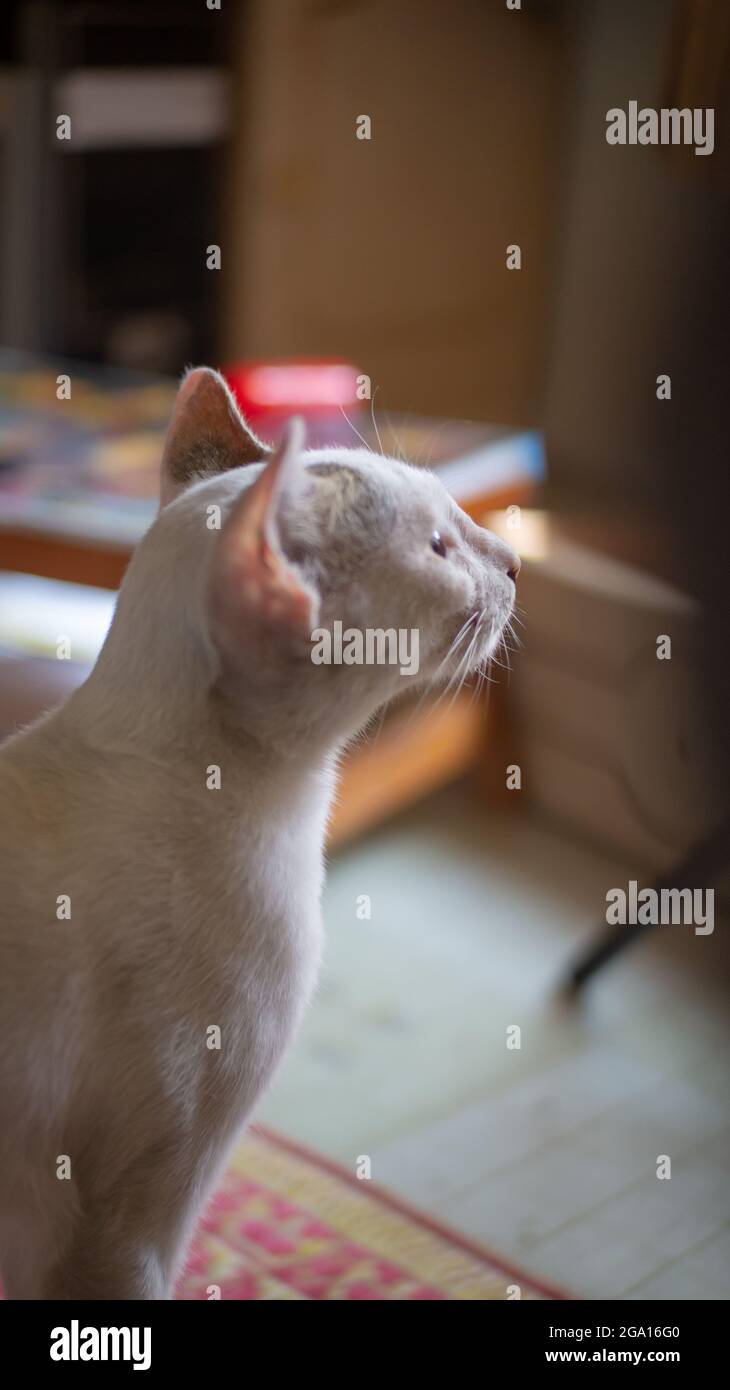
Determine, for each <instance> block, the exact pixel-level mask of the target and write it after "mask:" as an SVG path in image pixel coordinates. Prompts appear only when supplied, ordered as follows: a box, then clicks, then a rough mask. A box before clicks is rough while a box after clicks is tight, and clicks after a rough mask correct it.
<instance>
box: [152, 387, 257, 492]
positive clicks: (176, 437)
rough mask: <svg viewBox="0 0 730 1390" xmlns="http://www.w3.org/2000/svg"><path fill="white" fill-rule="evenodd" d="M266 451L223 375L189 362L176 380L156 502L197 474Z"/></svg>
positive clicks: (250, 459)
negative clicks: (180, 376)
mask: <svg viewBox="0 0 730 1390" xmlns="http://www.w3.org/2000/svg"><path fill="white" fill-rule="evenodd" d="M270 452H271V450H270V449H269V447H268V445H266V444H262V443H261V440H260V439H257V438H256V435H255V434H254V433H253V431H252V430H250V429H249V427H248V425H247V424H246V422H245V421H244V419H243V416H242V415H241V412H240V411H239V409H238V406H237V405H236V402H235V399H234V397H233V393H232V392H231V391H230V389H229V387H228V386H227V384H226V382H225V381H224V380H223V377H222V376H221V375H220V374H219V373H218V372H214V371H213V369H212V368H211V367H192V368H191V369H190V371H188V372H186V374H185V376H184V377H183V379H182V382H181V383H180V390H179V391H178V393H177V400H176V401H175V408H174V410H173V412H172V419H171V421H170V425H169V428H168V431H167V437H166V439H165V448H164V452H163V455H162V467H161V470H160V506H161V507H165V506H167V503H168V502H172V501H174V499H175V498H176V497H178V496H179V494H180V493H181V492H184V490H185V488H186V487H189V486H190V484H191V483H195V482H198V481H199V480H200V479H201V478H209V477H212V476H213V475H214V474H215V473H227V472H228V470H229V469H231V468H240V467H241V466H242V464H246V463H260V462H261V460H262V459H265V458H267V457H268V455H269V454H270Z"/></svg>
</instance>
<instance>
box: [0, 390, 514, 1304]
mask: <svg viewBox="0 0 730 1390" xmlns="http://www.w3.org/2000/svg"><path fill="white" fill-rule="evenodd" d="M189 394H190V393H189V392H188V395H189ZM328 461H329V462H332V461H334V462H336V463H338V465H341V464H343V463H344V464H347V465H348V466H349V468H350V469H351V470H352V469H354V470H355V473H354V474H352V473H350V474H348V476H349V478H350V482H351V483H352V485H353V486H354V487H355V490H356V491H357V486H358V480H357V476H356V475H357V472H358V470H361V471H362V472H363V473H364V474H367V476H368V477H369V478H370V479H371V480H374V485H375V489H376V515H377V514H378V513H377V505H378V504H377V496H379V493H378V489H381V490H383V492H384V493H385V494H392V497H386V498H385V501H386V502H388V506H387V507H385V510H384V512H383V516H389V517H390V522H389V523H388V528H387V531H388V533H387V534H383V535H382V536H378V535H377V534H376V535H374V536H373V537H372V538H369V537H367V536H366V537H364V540H363V543H364V544H365V546H366V549H367V545H369V544H370V543H371V542H372V545H373V546H375V547H376V548H377V557H378V558H377V564H375V561H374V559H373V560H372V563H371V561H369V560H368V558H367V556H366V559H365V561H364V564H361V563H360V562H358V564H357V565H353V567H352V569H351V570H350V569H348V553H349V551H348V543H349V542H348V531H347V527H348V525H350V524H351V522H352V516H353V511H352V506H351V505H350V504H349V503H348V505H347V506H345V505H343V496H349V494H346V492H345V493H342V488H341V487H340V482H341V480H342V479H344V478H345V474H344V473H343V474H342V479H340V475H339V474H338V475H336V476H335V477H334V480H333V479H332V478H327V477H323V478H322V479H320V480H319V482H318V483H317V484H316V486H315V487H314V488H312V487H311V486H310V485H309V483H308V480H307V468H306V467H303V466H302V461H301V460H300V461H299V468H300V469H301V476H300V478H299V482H298V483H297V484H296V485H294V484H293V483H292V481H291V478H290V481H289V484H287V498H286V505H285V504H284V501H282V499H281V498H280V499H279V502H278V503H277V507H278V509H279V511H280V512H281V513H282V516H283V514H284V513H285V512H286V508H287V507H288V508H289V519H288V522H287V521H286V519H285V518H284V519H282V520H281V521H280V526H281V528H282V532H281V540H282V550H286V548H287V545H288V544H291V545H293V544H294V541H293V539H292V538H293V537H294V536H295V533H296V532H297V527H298V528H299V530H300V531H301V532H302V534H303V537H304V539H303V540H302V536H300V537H299V539H300V541H302V544H304V543H305V542H306V543H307V544H309V546H310V549H311V563H310V561H308V560H306V558H305V559H301V552H300V551H298V552H297V553H298V554H299V555H300V559H299V560H297V561H293V562H291V564H290V565H289V567H288V571H287V573H288V574H289V575H292V574H293V575H294V576H295V577H296V576H298V578H299V580H300V581H301V584H302V587H303V588H306V589H307V592H311V593H313V594H314V597H315V599H316V603H317V606H318V609H319V610H320V611H319V614H318V620H319V621H320V622H328V621H332V619H333V617H341V618H345V619H347V620H348V621H349V622H353V621H354V622H356V621H358V620H362V619H363V618H366V617H368V618H370V620H371V621H372V622H373V624H374V625H379V624H380V623H382V622H384V621H385V622H386V623H389V625H392V626H396V627H398V626H403V627H411V626H414V625H416V624H417V625H418V626H419V629H420V630H421V632H422V648H421V649H422V652H423V653H424V654H425V655H424V660H425V670H424V674H425V676H426V677H432V676H433V675H434V674H435V673H436V670H437V667H438V664H439V662H440V661H442V660H443V657H444V655H445V652H446V650H447V648H448V643H449V642H450V641H451V639H452V638H453V636H454V635H455V632H456V630H457V627H458V624H459V623H460V622H461V621H462V619H463V616H464V613H465V611H468V609H469V607H470V605H471V606H473V605H474V604H475V603H477V604H478V605H479V606H480V607H481V608H484V609H485V611H486V608H487V606H488V605H489V604H491V605H492V607H491V609H490V614H491V616H490V620H489V625H488V631H487V636H486V638H485V642H484V643H483V644H482V649H481V650H480V652H479V653H476V654H475V656H482V655H483V654H484V651H485V650H486V646H487V645H488V644H493V641H494V640H495V638H496V634H497V633H498V631H499V629H500V627H501V625H502V622H503V621H504V619H505V617H506V616H507V614H508V612H509V609H510V607H511V588H510V585H509V582H508V581H507V580H506V578H505V574H504V571H505V569H506V568H507V567H508V566H509V564H510V563H511V562H512V561H513V559H514V557H512V555H511V552H509V551H508V550H507V548H506V547H504V546H501V543H499V542H497V541H496V540H495V538H493V537H489V538H486V533H484V532H479V529H478V528H476V527H473V526H472V523H471V522H469V521H468V519H467V518H465V517H463V514H461V513H459V512H458V509H457V508H455V507H454V504H453V503H452V502H451V501H450V499H448V498H447V496H446V494H445V492H444V491H443V489H442V488H441V487H440V484H438V483H437V481H436V480H435V479H434V478H432V477H431V476H430V475H428V474H426V473H420V472H418V471H415V470H411V469H408V468H406V467H405V466H404V465H402V464H399V463H396V462H395V461H393V460H381V459H374V458H373V457H372V456H370V455H368V454H367V453H366V451H356V452H353V453H347V452H345V453H344V454H343V453H342V452H340V453H337V454H335V455H333V454H332V453H331V452H328V453H327V454H318V455H316V454H310V455H307V456H306V458H305V460H304V464H306V465H309V466H310V467H311V465H312V463H317V462H319V463H322V462H328ZM292 466H293V465H292ZM264 471H265V470H264V468H263V467H262V466H261V465H255V464H254V465H253V466H250V467H247V468H236V469H235V470H234V471H233V472H226V473H223V474H220V475H214V476H212V477H210V478H208V479H204V480H203V481H200V482H197V483H195V484H194V485H193V486H190V487H187V488H182V489H179V488H178V489H177V490H176V489H174V488H172V487H169V488H168V493H169V494H170V495H172V496H173V498H174V497H175V495H176V492H177V500H173V501H172V502H171V505H169V506H167V507H165V508H164V510H163V511H162V512H161V513H160V516H159V518H158V520H157V522H156V523H155V525H154V526H153V527H152V528H151V530H150V532H149V533H148V535H147V536H146V537H145V539H144V540H143V542H142V543H141V545H140V546H139V548H138V551H137V553H136V555H135V557H134V560H133V562H132V565H131V567H130V570H129V573H128V575H127V577H126V579H125V582H124V585H123V587H122V591H121V593H120V597H119V602H118V607H117V613H116V616H115V620H114V623H113V624H112V628H111V631H110V633H109V636H108V639H107V642H106V644H105V647H104V650H103V651H102V653H101V656H100V658H99V661H98V663H97V666H96V667H95V669H94V671H93V672H92V674H91V676H90V678H89V680H88V681H87V682H86V684H85V685H84V686H83V687H82V688H81V689H80V690H79V691H77V692H76V694H75V695H73V696H72V697H71V699H70V700H69V701H68V702H67V703H66V704H65V705H64V706H62V707H61V708H60V709H59V710H58V711H56V712H55V713H53V714H51V715H50V716H46V717H45V718H44V719H43V720H41V721H40V722H39V723H38V724H36V725H35V726H34V727H32V728H31V729H29V730H28V731H26V732H24V733H22V734H20V735H18V736H16V737H15V738H14V739H12V740H10V741H9V742H8V743H7V744H6V745H5V746H4V748H3V749H2V751H1V752H0V845H1V846H2V853H1V855H0V903H1V905H2V919H1V921H0V1019H1V1026H0V1179H1V1181H0V1268H1V1269H2V1274H3V1277H4V1280H5V1284H6V1291H7V1293H8V1295H9V1296H10V1297H20V1298H49V1297H62V1298H72V1297H88V1298H113V1297H118V1298H165V1297H170V1296H171V1293H172V1289H173V1287H174V1282H175V1278H176V1276H177V1274H178V1272H179V1269H180V1264H181V1260H182V1258H183V1256H184V1251H185V1246H186V1242H187V1240H188V1237H189V1234H190V1231H191V1227H192V1224H193V1222H194V1220H195V1217H196V1216H197V1214H198V1212H199V1210H200V1207H201V1204H202V1202H203V1201H204V1199H205V1197H206V1195H207V1194H208V1193H209V1191H210V1189H211V1186H212V1184H213V1183H214V1181H215V1178H216V1176H217V1174H218V1173H219V1171H220V1168H221V1165H222V1163H223V1162H224V1160H225V1157H226V1154H227V1152H228V1149H229V1146H230V1144H231V1142H232V1141H233V1140H234V1139H235V1137H236V1134H237V1133H238V1132H239V1131H240V1127H241V1125H242V1123H243V1121H244V1120H245V1118H246V1116H247V1115H248V1114H249V1113H250V1111H251V1108H252V1106H253V1105H254V1103H255V1101H256V1099H257V1097H258V1096H259V1095H260V1093H261V1091H262V1089H263V1088H264V1087H265V1085H266V1084H267V1082H268V1080H269V1078H270V1077H271V1074H272V1072H273V1070H274V1068H275V1066H276V1064H277V1062H278V1060H279V1058H280V1056H281V1054H282V1052H283V1050H284V1048H285V1046H286V1044H287V1042H288V1040H289V1039H290V1037H291V1035H292V1031H293V1030H294V1028H295V1026H296V1024H297V1021H298V1019H299V1018H300V1016H301V1014H302V1011H303V1009H304V1007H305V1005H306V1003H307V1001H308V999H309V998H310V996H311V993H312V990H313V988H314V984H315V980H316V975H317V967H318V962H319V956H320V947H321V934H322V927H321V917H320V894H321V888H322V881H323V843H324V836H325V830H326V821H327V814H328V808H329V804H330V800H331V796H332V793H333V786H334V769H335V763H336V758H337V753H338V751H339V749H340V748H341V746H342V744H343V742H344V740H345V739H346V738H347V737H348V736H350V735H352V734H353V733H355V732H356V731H357V729H359V728H360V727H362V725H363V723H364V722H365V721H366V720H367V719H368V718H369V716H370V715H371V714H372V713H373V711H374V710H375V709H376V708H377V707H378V705H380V704H382V703H383V701H384V700H386V699H388V698H389V697H390V696H391V695H392V694H393V693H395V691H396V690H397V689H398V688H402V677H399V675H398V672H397V671H395V672H394V671H393V669H392V668H377V669H375V668H369V669H367V670H363V669H362V668H359V669H358V668H348V669H344V668H338V669H337V670H334V669H333V668H321V667H315V666H313V665H312V664H311V662H307V660H306V655H305V654H304V643H303V641H301V640H299V638H300V637H301V634H299V636H298V637H297V640H296V641H295V640H293V639H292V638H291V634H286V635H283V634H282V633H280V632H277V631H276V624H275V623H274V624H273V627H272V626H271V624H266V625H265V624H262V623H261V622H259V621H258V619H257V613H256V608H255V599H254V608H253V610H252V611H247V610H245V608H242V609H241V622H242V628H241V630H240V632H239V631H236V632H233V631H229V628H230V624H231V613H230V611H229V607H228V605H227V603H226V602H223V605H222V607H221V609H220V612H219V616H218V620H217V626H216V621H214V619H215V613H216V611H217V610H216V603H217V602H219V599H220V595H219V589H220V586H221V584H222V583H223V580H222V579H221V578H220V576H219V577H218V579H216V575H217V574H218V570H217V566H218V565H219V553H220V547H221V544H222V536H223V535H226V534H230V533H226V532H225V528H224V532H223V533H220V532H218V531H215V530H210V529H209V528H208V527H207V525H206V517H207V515H208V512H207V508H208V507H209V506H210V505H211V503H214V504H216V505H220V506H221V508H222V511H223V514H224V516H227V517H228V518H229V519H230V518H233V520H231V523H230V524H231V527H234V526H237V525H239V522H238V520H237V517H238V516H239V513H240V515H241V516H242V517H244V519H245V516H246V506H247V505H248V504H247V503H246V501H245V499H244V498H243V495H244V493H247V492H248V490H249V489H251V488H252V484H254V483H255V482H256V480H257V479H258V478H259V477H261V476H262V475H263V472H264ZM290 472H291V467H290ZM353 478H354V482H353ZM251 495H253V494H252V492H251ZM390 502H394V506H390ZM237 509H238V510H237ZM241 524H243V523H241ZM246 524H248V523H246ZM436 524H438V525H440V526H442V527H451V528H452V530H453V531H454V532H459V535H458V538H457V540H456V541H455V544H456V549H457V551H458V554H457V555H456V557H455V559H454V560H453V562H452V560H449V561H446V562H445V561H443V560H441V559H439V558H438V557H437V556H436V555H434V553H433V551H432V550H431V549H430V548H429V543H428V542H429V535H430V532H431V530H432V529H433V527H434V526H435V525H436ZM287 528H288V529H287ZM373 530H374V531H376V532H377V530H378V523H377V520H376V522H375V523H374V525H373ZM343 537H344V543H342V542H343ZM358 537H360V538H361V539H363V538H362V536H361V528H360V530H359V531H357V532H356V531H354V530H353V533H352V537H351V543H352V545H353V546H354V545H356V544H357V542H358ZM328 554H330V555H331V556H332V572H331V574H330V575H329V578H328V573H329V572H328V569H327V563H328V562H327V555H328ZM373 555H375V551H374V552H373ZM308 566H309V568H308ZM449 566H450V569H449ZM343 576H344V577H343ZM307 586H309V587H308V588H307ZM217 594H218V598H217V597H216V595H217ZM236 601H238V600H236ZM237 611H238V610H237V609H236V610H234V616H235V613H236V612H237ZM226 624H228V628H226V627H225V625H226ZM257 624H258V625H257ZM221 627H223V628H224V629H225V630H224V633H223V635H224V637H226V636H227V639H228V648H227V649H226V648H225V643H223V645H221V640H220V631H221ZM216 633H217V634H218V636H216ZM237 644H238V645H237ZM239 647H240V661H239V658H238V650H239ZM225 650H228V656H226V655H225ZM222 652H223V653H224V654H223V655H222ZM231 653H233V655H231ZM211 765H217V766H218V767H220V769H221V788H220V790H209V789H208V787H207V785H206V778H207V769H208V768H209V767H210V766H211ZM62 894H67V895H69V897H70V899H71V913H72V915H71V920H70V921H65V920H58V918H57V916H56V901H57V897H58V896H59V895H62ZM213 1026H217V1027H218V1028H220V1030H221V1048H220V1050H211V1049H210V1048H209V1047H208V1046H207V1042H208V1037H209V1034H208V1030H209V1029H210V1028H211V1027H213ZM63 1155H67V1156H68V1158H69V1159H70V1162H71V1178H70V1180H65V1179H62V1178H59V1177H58V1176H57V1165H58V1163H59V1158H60V1156H63Z"/></svg>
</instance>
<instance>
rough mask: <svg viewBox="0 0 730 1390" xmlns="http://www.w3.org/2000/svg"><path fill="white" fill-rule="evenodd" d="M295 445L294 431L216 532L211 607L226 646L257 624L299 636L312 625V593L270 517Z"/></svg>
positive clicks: (294, 465)
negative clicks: (284, 552)
mask: <svg viewBox="0 0 730 1390" xmlns="http://www.w3.org/2000/svg"><path fill="white" fill-rule="evenodd" d="M297 445H298V434H297V432H296V431H294V432H293V436H292V434H290V435H289V436H288V437H287V438H286V439H285V440H284V441H283V442H282V444H281V445H280V446H279V448H278V449H277V450H276V453H275V454H274V455H273V457H272V458H271V460H270V462H269V463H268V464H267V465H266V467H265V469H264V471H263V473H261V474H260V476H259V477H258V478H257V479H256V482H255V483H254V484H253V486H252V487H250V488H248V489H247V490H246V491H245V492H244V493H243V494H242V496H241V497H240V498H239V500H238V502H237V503H236V505H235V507H234V509H233V511H232V512H231V514H230V516H229V517H228V520H227V522H226V524H225V526H224V528H223V531H222V532H221V536H220V540H219V542H218V553H217V556H216V561H215V581H214V607H215V609H216V610H217V614H216V615H217V618H218V620H219V626H220V623H221V620H222V625H223V633H224V638H225V640H226V643H227V645H228V644H230V643H231V642H233V643H234V644H237V643H238V641H239V640H240V638H241V637H242V636H243V635H244V634H245V632H246V630H249V631H250V630H251V629H252V628H253V627H255V626H257V625H258V626H265V627H267V628H268V629H269V630H275V629H279V630H281V631H286V632H289V633H291V634H295V633H296V634H301V635H308V634H309V633H310V632H311V630H312V628H313V627H314V626H315V625H316V616H317V596H316V594H315V593H314V592H313V591H312V590H311V589H310V588H309V586H308V585H306V584H305V583H304V582H303V581H302V580H301V579H300V577H299V575H298V574H297V573H296V571H295V570H294V569H293V568H292V566H291V565H290V564H289V563H288V561H287V560H286V557H285V556H284V554H283V552H282V550H281V545H280V541H279V535H278V527H277V520H276V513H277V505H278V500H279V497H280V496H281V493H282V491H283V489H284V488H285V487H286V484H287V478H288V477H290V476H291V474H292V473H293V472H295V470H296V469H298V468H299V467H300V463H299V460H298V457H297V454H298V447H297Z"/></svg>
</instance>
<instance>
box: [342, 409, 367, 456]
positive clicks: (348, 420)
mask: <svg viewBox="0 0 730 1390" xmlns="http://www.w3.org/2000/svg"><path fill="white" fill-rule="evenodd" d="M340 414H341V415H342V416H343V418H344V419H345V420H346V421H347V424H348V425H349V426H350V429H351V430H352V433H353V434H356V435H357V437H358V439H359V440H360V443H361V444H364V446H365V448H366V449H367V450H368V453H369V452H370V445H369V444H368V442H367V440H366V439H363V437H362V435H361V433H360V431H359V430H357V429H355V426H354V425H353V423H352V420H351V419H350V417H349V415H348V414H347V411H346V410H345V408H344V406H340Z"/></svg>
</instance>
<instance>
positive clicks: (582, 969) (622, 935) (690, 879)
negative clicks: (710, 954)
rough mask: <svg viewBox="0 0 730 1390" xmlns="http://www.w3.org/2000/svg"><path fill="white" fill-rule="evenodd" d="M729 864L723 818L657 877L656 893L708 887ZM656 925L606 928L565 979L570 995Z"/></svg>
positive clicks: (728, 833) (729, 833) (729, 830)
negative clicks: (670, 867) (681, 858)
mask: <svg viewBox="0 0 730 1390" xmlns="http://www.w3.org/2000/svg"><path fill="white" fill-rule="evenodd" d="M729 864H730V821H724V822H723V824H722V825H720V826H719V827H718V829H717V830H715V831H713V832H712V834H711V835H708V836H707V838H706V839H704V840H700V842H699V843H698V844H697V845H695V847H694V849H692V850H691V851H690V853H689V854H688V855H687V858H686V859H684V860H683V862H682V863H681V864H678V865H677V867H676V868H674V869H672V870H670V871H669V873H666V874H663V875H662V876H661V878H658V879H656V880H655V882H654V883H653V884H652V885H651V887H652V888H654V889H656V891H657V892H661V890H662V888H700V887H702V888H706V887H708V886H709V885H710V884H711V883H712V880H713V879H714V877H715V876H716V875H717V873H718V871H722V870H723V869H725V868H726V867H727V866H728V865H729ZM653 928H654V923H647V924H646V925H644V924H643V923H641V924H638V925H637V926H632V927H608V928H606V927H603V928H602V929H601V931H600V932H599V934H598V935H597V938H596V939H595V940H594V941H593V942H592V944H591V945H590V946H589V947H588V949H587V950H584V951H583V952H582V953H581V954H580V955H579V956H578V958H577V960H576V961H575V963H574V965H572V966H571V968H570V970H569V971H568V974H567V977H566V978H565V980H564V982H563V986H562V988H563V990H564V991H566V992H567V993H569V994H574V993H577V991H578V990H580V989H581V988H582V986H583V985H584V984H585V983H586V981H587V980H589V979H590V978H591V976H592V975H595V974H596V971H598V970H600V969H601V967H602V966H604V965H606V964H607V963H608V961H610V960H612V959H613V957H614V956H618V955H620V954H621V952H622V951H625V950H626V949H627V948H628V947H629V946H633V945H635V943H636V942H637V941H638V940H639V939H640V938H641V937H642V936H644V935H645V934H646V932H648V931H652V930H653Z"/></svg>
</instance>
